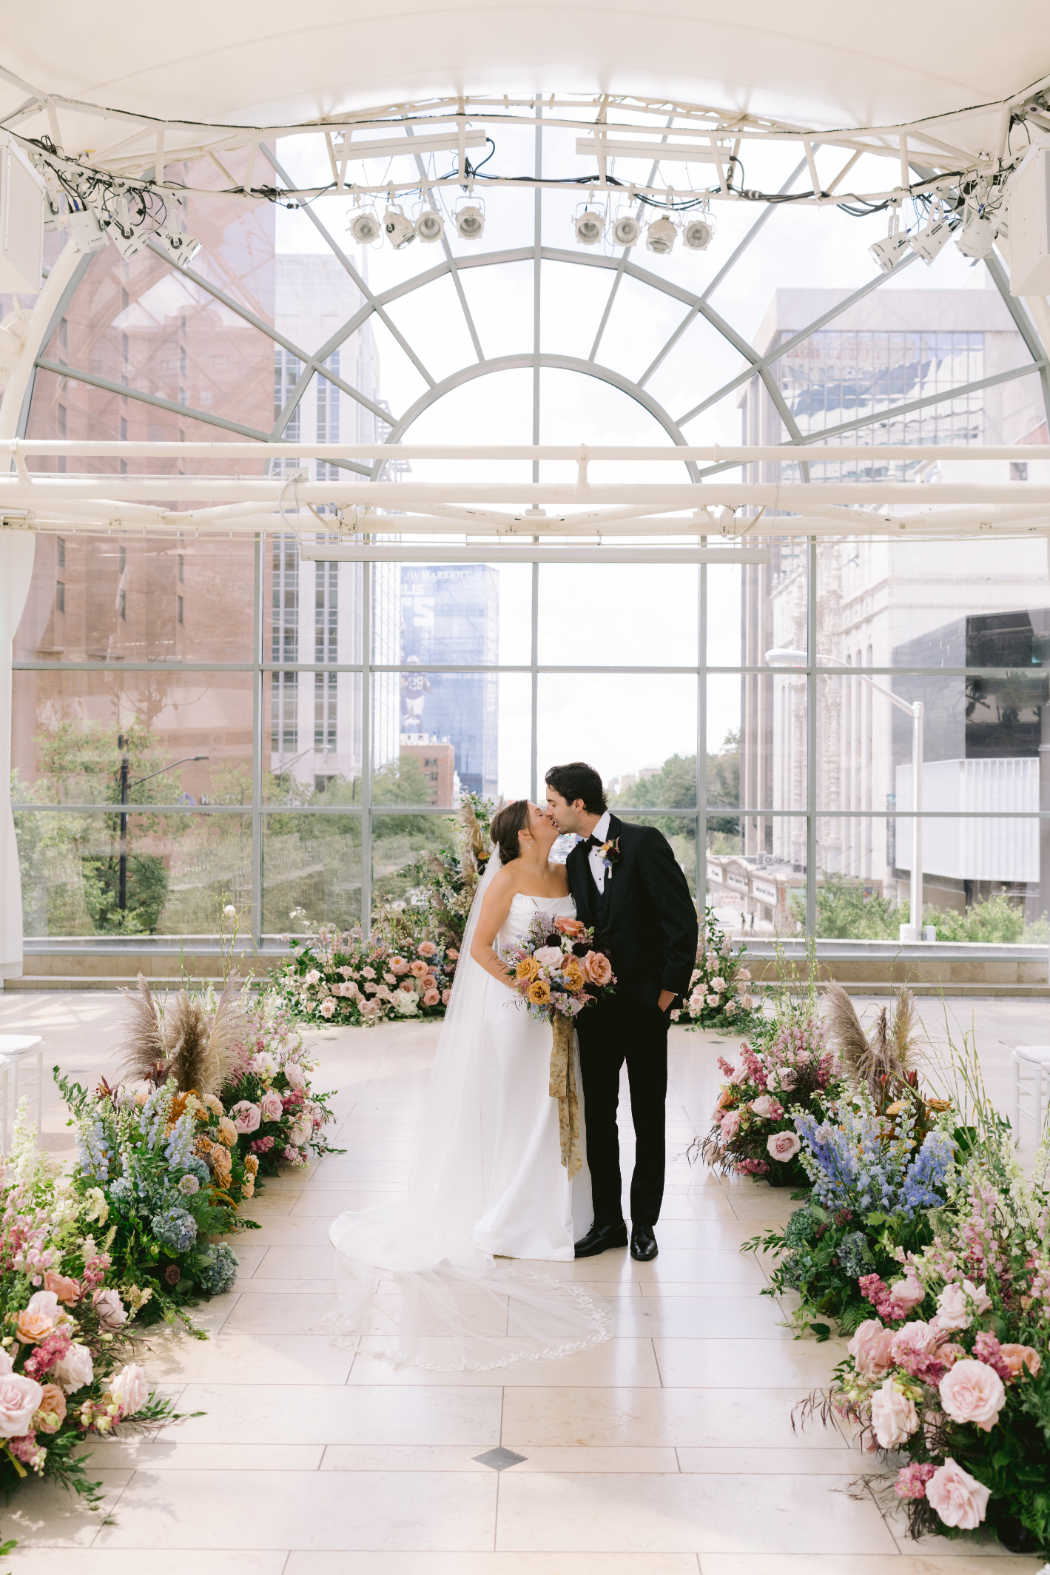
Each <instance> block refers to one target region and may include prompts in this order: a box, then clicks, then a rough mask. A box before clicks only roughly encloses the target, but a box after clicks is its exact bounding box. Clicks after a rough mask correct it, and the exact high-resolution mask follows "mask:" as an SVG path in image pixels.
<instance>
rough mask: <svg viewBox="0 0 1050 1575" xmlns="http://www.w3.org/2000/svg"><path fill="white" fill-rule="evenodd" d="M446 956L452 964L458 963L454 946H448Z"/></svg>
mask: <svg viewBox="0 0 1050 1575" xmlns="http://www.w3.org/2000/svg"><path fill="white" fill-rule="evenodd" d="M446 955H447V956H449V957H451V958H452V961H453V962H458V961H459V953H458V952H457V950H456V948H455V947H454V946H450V947H449V949H448V952H447V954H446Z"/></svg>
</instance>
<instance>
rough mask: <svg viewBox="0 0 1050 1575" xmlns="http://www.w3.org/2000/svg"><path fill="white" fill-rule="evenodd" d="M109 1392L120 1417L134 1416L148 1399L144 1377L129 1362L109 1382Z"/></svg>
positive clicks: (134, 1363)
mask: <svg viewBox="0 0 1050 1575" xmlns="http://www.w3.org/2000/svg"><path fill="white" fill-rule="evenodd" d="M109 1392H110V1394H111V1395H112V1396H113V1399H114V1400H115V1401H116V1403H117V1405H119V1407H120V1411H121V1415H122V1416H134V1415H135V1412H136V1411H141V1410H142V1407H143V1406H144V1405H145V1404H146V1401H147V1400H148V1399H149V1384H148V1383H147V1382H146V1375H145V1373H144V1372H143V1371H142V1368H141V1367H139V1365H138V1364H137V1363H136V1362H129V1363H128V1365H127V1366H126V1367H122V1368H121V1369H120V1372H119V1373H114V1375H113V1377H112V1378H111V1379H110V1381H109Z"/></svg>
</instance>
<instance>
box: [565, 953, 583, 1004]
mask: <svg viewBox="0 0 1050 1575" xmlns="http://www.w3.org/2000/svg"><path fill="white" fill-rule="evenodd" d="M561 971H562V976H563V978H564V979H565V988H566V989H567V990H569V991H570V992H571V993H572V994H573V995H575V994H576V993H577V992H578V991H579V990H582V989H583V987H584V985H585V984H586V983H587V975H586V974H585V973H584V971H583V968H582V966H581V965H580V961H579V959H578V958H577V957H566V959H565V961H564V962H563V963H562V965H561Z"/></svg>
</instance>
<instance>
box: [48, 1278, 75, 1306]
mask: <svg viewBox="0 0 1050 1575" xmlns="http://www.w3.org/2000/svg"><path fill="white" fill-rule="evenodd" d="M44 1289H45V1291H54V1293H55V1295H56V1296H57V1297H58V1299H59V1301H60V1302H64V1303H65V1305H66V1306H67V1307H75V1306H76V1304H77V1302H78V1301H79V1300H80V1286H79V1285H78V1284H77V1282H76V1280H70V1279H67V1278H66V1276H65V1275H64V1274H56V1273H55V1271H54V1270H53V1269H48V1271H47V1273H46V1274H45V1275H44Z"/></svg>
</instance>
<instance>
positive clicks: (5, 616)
mask: <svg viewBox="0 0 1050 1575" xmlns="http://www.w3.org/2000/svg"><path fill="white" fill-rule="evenodd" d="M79 261H80V256H79V253H77V252H75V251H74V249H73V247H72V246H71V245H69V244H68V243H67V244H66V246H65V247H64V248H63V249H62V251H61V252H60V253H59V257H58V261H57V262H56V263H55V266H54V267H53V268H52V270H51V272H50V274H49V275H48V278H47V281H46V283H45V285H44V288H43V289H42V290H41V292H40V294H39V295H38V296H37V298H36V302H35V304H34V306H33V310H32V312H31V313H30V317H29V326H28V329H27V332H26V341H25V345H24V346H23V349H22V354H21V355H20V356H19V358H18V361H17V363H16V365H15V367H14V369H13V370H12V372H11V375H10V377H9V378H8V380H7V386H6V388H5V389H4V396H3V402H2V403H0V439H3V438H13V437H17V436H18V421H19V417H20V416H21V413H22V404H23V401H24V400H25V396H26V390H27V389H28V387H29V382H30V379H31V377H32V375H33V363H34V362H35V360H36V358H37V356H38V355H39V353H40V350H41V342H42V340H43V338H44V336H45V334H46V333H47V331H48V329H49V327H50V325H51V319H52V317H53V316H54V312H55V308H56V306H57V305H58V302H59V301H60V300H61V297H62V293H63V291H64V290H65V288H66V285H67V284H68V283H69V280H70V278H71V277H72V274H73V270H74V269H75V268H76V266H77V264H78V262H79ZM0 463H2V458H0ZM35 548H36V533H35V532H34V531H32V530H26V529H24V528H19V527H8V526H6V525H4V526H2V527H0V978H4V979H6V978H18V977H19V975H20V974H21V972H22V879H21V874H20V871H19V868H18V845H17V843H16V842H15V823H14V817H13V816H12V813H11V646H12V641H13V640H14V637H15V630H16V629H17V628H18V624H19V621H20V619H21V617H22V612H23V610H24V608H25V604H26V597H27V596H28V595H29V584H30V581H31V580H32V578H33V556H34V552H35Z"/></svg>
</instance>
